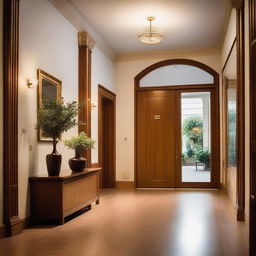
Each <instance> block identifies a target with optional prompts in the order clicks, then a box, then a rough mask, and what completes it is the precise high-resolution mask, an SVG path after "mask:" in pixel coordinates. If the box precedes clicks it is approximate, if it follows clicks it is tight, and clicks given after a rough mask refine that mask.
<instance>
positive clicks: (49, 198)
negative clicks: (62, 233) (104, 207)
mask: <svg viewBox="0 0 256 256" xmlns="http://www.w3.org/2000/svg"><path fill="white" fill-rule="evenodd" d="M100 170H101V168H88V169H85V171H83V172H76V173H72V171H70V170H69V171H61V173H60V176H50V177H49V176H48V175H41V176H35V177H30V178H29V181H30V198H31V204H30V205H31V220H32V221H39V220H50V219H52V220H58V222H59V224H64V218H65V217H66V216H68V215H70V214H72V213H74V212H76V211H78V210H81V209H83V208H84V207H86V206H90V205H91V204H92V203H93V202H96V204H99V171H100Z"/></svg>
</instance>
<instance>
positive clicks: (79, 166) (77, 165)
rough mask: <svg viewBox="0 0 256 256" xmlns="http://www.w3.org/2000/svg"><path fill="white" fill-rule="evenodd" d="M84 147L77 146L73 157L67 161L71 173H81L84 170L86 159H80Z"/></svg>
mask: <svg viewBox="0 0 256 256" xmlns="http://www.w3.org/2000/svg"><path fill="white" fill-rule="evenodd" d="M83 153H84V147H81V146H78V147H76V149H75V157H72V158H70V159H69V161H68V164H69V167H70V169H71V170H72V171H73V172H82V171H83V170H84V169H85V168H86V163H87V161H86V159H85V158H84V157H82V155H83Z"/></svg>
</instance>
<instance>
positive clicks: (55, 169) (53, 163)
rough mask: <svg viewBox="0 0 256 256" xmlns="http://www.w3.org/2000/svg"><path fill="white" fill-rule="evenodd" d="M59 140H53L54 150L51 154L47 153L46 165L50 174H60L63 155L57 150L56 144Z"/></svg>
mask: <svg viewBox="0 0 256 256" xmlns="http://www.w3.org/2000/svg"><path fill="white" fill-rule="evenodd" d="M57 143H58V141H57V140H56V139H54V140H53V150H52V153H51V154H48V155H46V165H47V171H48V175H49V176H59V174H60V167H61V159H62V156H61V155H60V154H59V153H58V152H57V149H56V145H57Z"/></svg>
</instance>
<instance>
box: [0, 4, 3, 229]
mask: <svg viewBox="0 0 256 256" xmlns="http://www.w3.org/2000/svg"><path fill="white" fill-rule="evenodd" d="M0 49H3V0H0ZM3 132H4V131H3V51H0V184H1V185H0V225H1V224H2V223H3V210H4V209H3V205H4V202H3V193H4V186H3V144H4V143H3Z"/></svg>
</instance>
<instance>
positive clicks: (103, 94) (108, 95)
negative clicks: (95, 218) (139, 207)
mask: <svg viewBox="0 0 256 256" xmlns="http://www.w3.org/2000/svg"><path fill="white" fill-rule="evenodd" d="M104 98H105V99H108V100H110V101H111V102H112V103H113V121H114V129H113V151H114V155H113V167H114V170H113V174H112V175H113V177H114V181H113V184H116V94H115V93H113V92H112V91H110V90H108V89H107V88H106V87H104V86H102V85H100V84H99V85H98V150H99V154H98V155H99V160H98V165H99V166H101V167H102V162H103V124H102V100H103V99H104Z"/></svg>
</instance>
